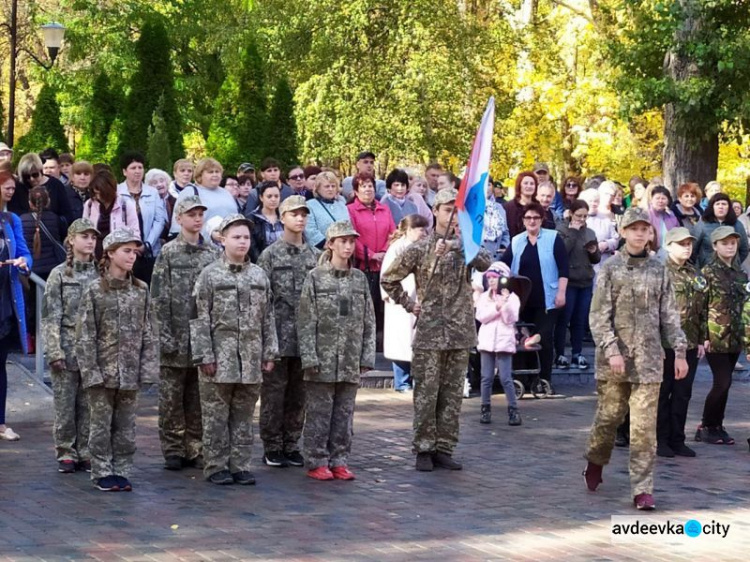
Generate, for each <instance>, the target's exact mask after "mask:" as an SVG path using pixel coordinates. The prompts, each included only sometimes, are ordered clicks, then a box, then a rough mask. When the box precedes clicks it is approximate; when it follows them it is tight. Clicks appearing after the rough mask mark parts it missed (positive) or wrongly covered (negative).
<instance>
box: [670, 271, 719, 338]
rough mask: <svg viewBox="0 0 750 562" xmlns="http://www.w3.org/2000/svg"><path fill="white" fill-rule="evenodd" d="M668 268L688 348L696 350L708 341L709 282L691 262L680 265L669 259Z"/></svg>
mask: <svg viewBox="0 0 750 562" xmlns="http://www.w3.org/2000/svg"><path fill="white" fill-rule="evenodd" d="M666 266H667V274H668V275H669V280H670V282H671V284H672V289H673V290H674V298H675V305H676V306H677V310H678V311H679V312H680V323H681V326H682V331H683V332H684V333H685V338H686V339H687V348H688V349H695V348H696V347H698V346H699V345H703V342H704V341H706V297H707V296H708V282H707V281H706V278H705V277H703V275H701V274H700V273H698V272H697V271H696V269H695V267H694V266H693V265H692V264H691V263H689V262H685V264H683V265H679V264H677V263H676V262H675V261H674V260H672V259H670V258H667V263H666ZM664 343H665V345H664V347H665V348H669V344H668V343H666V342H664Z"/></svg>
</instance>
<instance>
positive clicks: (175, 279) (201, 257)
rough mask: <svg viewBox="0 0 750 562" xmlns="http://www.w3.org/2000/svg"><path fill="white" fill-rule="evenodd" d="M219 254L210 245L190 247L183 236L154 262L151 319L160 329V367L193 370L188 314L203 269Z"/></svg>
mask: <svg viewBox="0 0 750 562" xmlns="http://www.w3.org/2000/svg"><path fill="white" fill-rule="evenodd" d="M218 257H219V251H218V249H216V248H215V247H214V246H213V245H212V244H210V243H205V242H204V241H203V240H202V239H201V242H200V244H197V245H195V244H190V243H189V242H187V241H186V240H185V239H184V238H183V236H182V234H179V235H178V236H177V238H175V239H174V240H172V241H171V242H168V243H167V244H165V245H164V247H163V248H162V249H161V252H160V253H159V256H158V257H157V258H156V264H155V265H154V273H153V276H152V278H151V298H152V299H153V310H154V312H153V316H154V320H155V321H156V322H157V323H158V325H159V351H160V354H161V365H162V367H182V368H187V367H192V366H193V361H192V357H191V356H190V312H191V310H192V309H193V307H194V303H193V300H192V299H193V297H192V295H193V289H194V288H195V282H196V280H197V279H198V275H199V274H200V272H201V271H203V268H204V267H206V266H207V265H209V264H210V263H212V262H214V261H216V259H217V258H218Z"/></svg>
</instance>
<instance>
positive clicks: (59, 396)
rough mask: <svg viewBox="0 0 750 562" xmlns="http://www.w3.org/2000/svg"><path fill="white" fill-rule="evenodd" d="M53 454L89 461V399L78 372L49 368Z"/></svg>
mask: <svg viewBox="0 0 750 562" xmlns="http://www.w3.org/2000/svg"><path fill="white" fill-rule="evenodd" d="M51 378H52V392H53V394H54V397H55V426H54V428H53V429H52V435H53V437H54V439H55V455H56V456H57V460H58V462H59V461H73V462H81V461H87V460H89V400H88V391H87V390H86V389H85V388H83V385H82V384H81V372H80V371H68V370H67V369H66V370H63V371H52V374H51Z"/></svg>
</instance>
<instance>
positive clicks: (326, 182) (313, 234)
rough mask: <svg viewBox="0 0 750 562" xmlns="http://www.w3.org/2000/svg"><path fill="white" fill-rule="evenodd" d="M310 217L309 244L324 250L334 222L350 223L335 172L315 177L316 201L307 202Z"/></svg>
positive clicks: (307, 232) (306, 235)
mask: <svg viewBox="0 0 750 562" xmlns="http://www.w3.org/2000/svg"><path fill="white" fill-rule="evenodd" d="M307 208H308V209H310V217H309V219H308V221H307V226H306V227H305V239H306V240H307V243H308V244H310V245H311V246H315V247H316V248H319V249H321V250H322V249H323V246H325V243H326V234H325V233H326V230H327V229H328V227H329V226H331V225H332V224H333V223H334V222H337V221H348V220H349V211H348V209H347V207H346V203H345V202H344V200H343V199H342V198H341V197H339V180H338V178H337V177H336V175H335V174H334V173H333V172H327V171H321V172H320V173H318V174H317V175H316V176H315V199H310V200H309V201H308V202H307Z"/></svg>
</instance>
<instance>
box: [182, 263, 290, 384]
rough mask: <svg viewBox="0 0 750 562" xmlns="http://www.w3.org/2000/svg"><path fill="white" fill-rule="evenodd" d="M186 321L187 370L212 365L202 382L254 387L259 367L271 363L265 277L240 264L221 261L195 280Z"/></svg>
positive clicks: (272, 335)
mask: <svg viewBox="0 0 750 562" xmlns="http://www.w3.org/2000/svg"><path fill="white" fill-rule="evenodd" d="M193 294H194V297H195V306H196V309H195V310H194V311H193V315H192V316H193V319H192V320H191V321H190V343H191V346H192V352H193V364H195V365H206V364H210V363H215V364H216V374H215V375H214V376H212V377H207V376H205V375H203V374H201V378H202V379H203V380H205V381H208V382H216V383H236V384H237V383H238V384H260V383H261V380H262V378H263V376H262V373H261V364H262V363H264V362H266V361H275V360H276V358H277V356H278V353H279V345H278V340H277V339H276V323H275V321H274V314H273V306H272V301H271V299H272V296H271V284H270V283H269V281H268V277H266V274H265V272H264V271H263V270H262V269H261V268H260V267H258V266H257V265H254V264H252V263H250V262H249V261H246V262H245V263H244V264H242V265H234V264H230V263H229V262H228V261H227V259H226V257H225V256H222V257H221V258H219V259H218V260H216V261H215V262H213V263H212V264H211V265H209V266H208V267H206V268H205V269H204V270H203V271H202V272H201V274H200V275H199V276H198V281H197V282H196V284H195V290H194V293H193Z"/></svg>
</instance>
